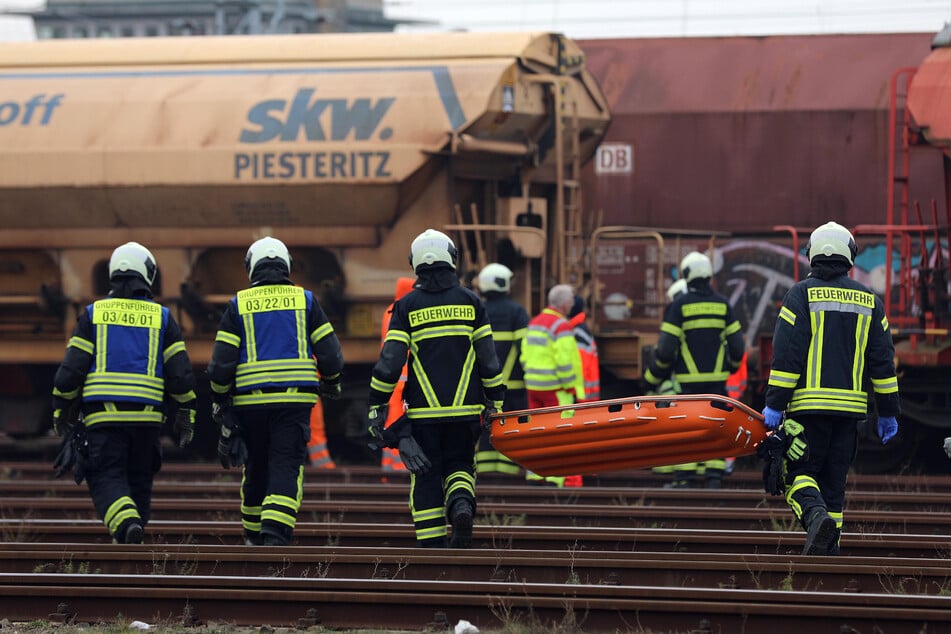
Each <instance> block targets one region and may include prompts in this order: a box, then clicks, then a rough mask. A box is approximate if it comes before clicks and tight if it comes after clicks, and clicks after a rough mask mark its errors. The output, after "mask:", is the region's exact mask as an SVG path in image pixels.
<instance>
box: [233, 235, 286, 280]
mask: <svg viewBox="0 0 951 634" xmlns="http://www.w3.org/2000/svg"><path fill="white" fill-rule="evenodd" d="M264 259H268V260H274V259H277V260H280V261H281V262H283V263H284V266H286V267H287V272H288V273H290V272H291V254H290V253H288V252H287V247H286V246H285V245H284V243H283V242H281V241H280V240H278V239H277V238H272V237H271V236H268V237H266V238H261V239H260V240H258V241H256V242H255V243H254V244H252V245H251V246H250V247H248V254H247V255H245V256H244V268H245V269H247V270H248V278H250V277H251V274H252V273H254V268H255V267H256V266H257V265H258V264H260V263H261V260H264Z"/></svg>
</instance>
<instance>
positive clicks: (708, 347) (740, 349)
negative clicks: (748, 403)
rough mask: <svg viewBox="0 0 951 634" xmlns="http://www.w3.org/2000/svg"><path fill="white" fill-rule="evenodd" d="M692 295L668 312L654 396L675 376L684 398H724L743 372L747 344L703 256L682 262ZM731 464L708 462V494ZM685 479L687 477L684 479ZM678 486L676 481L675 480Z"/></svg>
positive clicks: (653, 369) (652, 377) (652, 378)
mask: <svg viewBox="0 0 951 634" xmlns="http://www.w3.org/2000/svg"><path fill="white" fill-rule="evenodd" d="M680 277H681V279H683V280H686V282H687V291H686V292H685V293H681V294H680V295H677V296H675V297H674V298H673V301H671V302H670V304H668V305H667V308H666V309H665V311H664V321H663V323H662V324H661V326H660V337H659V338H658V340H657V348H656V350H655V351H654V358H653V360H652V361H651V364H650V366H649V367H648V369H647V372H645V373H644V378H645V380H646V382H647V383H648V387H649V389H650V390H651V391H657V390H658V389H659V388H660V385H661V384H662V383H663V382H664V381H665V380H666V379H668V378H670V376H671V373H673V374H674V375H675V376H676V378H677V382H678V383H679V385H680V389H681V392H682V393H683V394H721V395H723V396H726V381H727V379H728V378H729V377H730V373H732V372H734V371H735V370H736V369H737V368H738V367H740V362H741V361H742V360H743V353H744V352H745V351H746V344H745V343H744V341H743V332H742V328H741V327H740V322H739V320H737V318H736V317H735V316H734V314H733V308H732V307H731V306H730V302H729V301H727V299H726V298H725V297H723V296H722V295H719V294H718V293H716V292H715V291H714V290H713V288H712V287H711V286H710V280H711V278H712V277H713V265H712V263H711V262H710V258H709V257H707V256H706V255H704V254H703V253H700V252H698V251H693V252H691V253H688V254H687V255H686V256H685V257H684V259H683V260H681V262H680ZM698 468H699V465H695V464H688V465H677V468H676V471H688V472H689V471H696V470H697V469H698ZM725 469H726V460H725V459H719V460H707V461H706V462H704V463H703V474H704V479H705V481H706V487H707V488H714V489H715V488H719V487H720V481H721V479H722V477H723V471H724V470H725ZM679 475H680V476H683V474H679ZM675 482H676V480H675Z"/></svg>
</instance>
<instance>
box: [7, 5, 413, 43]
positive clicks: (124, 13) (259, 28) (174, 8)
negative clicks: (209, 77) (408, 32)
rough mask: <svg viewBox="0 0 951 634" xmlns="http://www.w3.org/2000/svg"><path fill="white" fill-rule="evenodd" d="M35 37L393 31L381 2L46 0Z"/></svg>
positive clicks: (393, 23)
mask: <svg viewBox="0 0 951 634" xmlns="http://www.w3.org/2000/svg"><path fill="white" fill-rule="evenodd" d="M21 14H23V15H30V16H32V17H33V21H34V23H35V25H36V35H37V37H38V38H39V39H52V38H83V37H157V36H165V35H232V34H260V33H331V32H351V31H392V30H393V28H394V27H395V26H396V25H397V24H398V23H399V22H397V21H393V20H388V19H386V18H385V17H384V15H383V0H46V8H45V9H37V10H33V11H22V13H21Z"/></svg>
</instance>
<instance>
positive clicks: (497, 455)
mask: <svg viewBox="0 0 951 634" xmlns="http://www.w3.org/2000/svg"><path fill="white" fill-rule="evenodd" d="M512 275H513V274H512V270H511V269H510V268H509V267H507V266H505V265H504V264H499V263H497V262H493V263H492V264H489V265H487V266H486V267H485V268H483V269H482V271H480V272H479V278H478V279H479V290H480V291H481V292H482V295H483V297H484V298H485V312H486V314H487V315H488V317H489V324H490V325H491V326H492V339H493V340H494V341H495V355H496V357H498V359H499V362H500V363H501V364H502V382H503V383H505V388H506V389H505V401H504V402H503V403H502V411H505V412H511V411H514V410H519V409H526V408H528V395H527V393H526V392H525V371H524V370H523V369H522V364H521V363H519V362H518V354H519V350H521V347H522V339H524V338H525V333H526V332H527V331H526V328H527V327H528V312H527V311H526V310H525V308H524V307H522V305H521V304H519V303H518V302H516V301H514V300H513V299H512V298H511V296H510V293H511V291H512ZM521 470H522V469H521V467H519V466H518V464H516V463H514V462H512V461H511V460H510V459H509V458H508V457H507V456H505V454H503V453H502V452H500V451H496V449H495V447H493V446H492V437H491V435H490V434H489V432H488V431H485V432H483V433H482V435H481V436H480V437H479V449H478V451H477V452H476V471H477V472H478V473H506V474H511V475H519V474H520V473H521Z"/></svg>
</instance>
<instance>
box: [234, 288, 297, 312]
mask: <svg viewBox="0 0 951 634" xmlns="http://www.w3.org/2000/svg"><path fill="white" fill-rule="evenodd" d="M306 309H307V298H306V297H305V296H304V289H302V288H301V287H299V286H289V285H287V284H276V285H269V286H257V287H255V288H248V289H245V290H243V291H238V314H241V315H247V314H249V313H266V312H270V311H272V310H306Z"/></svg>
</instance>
